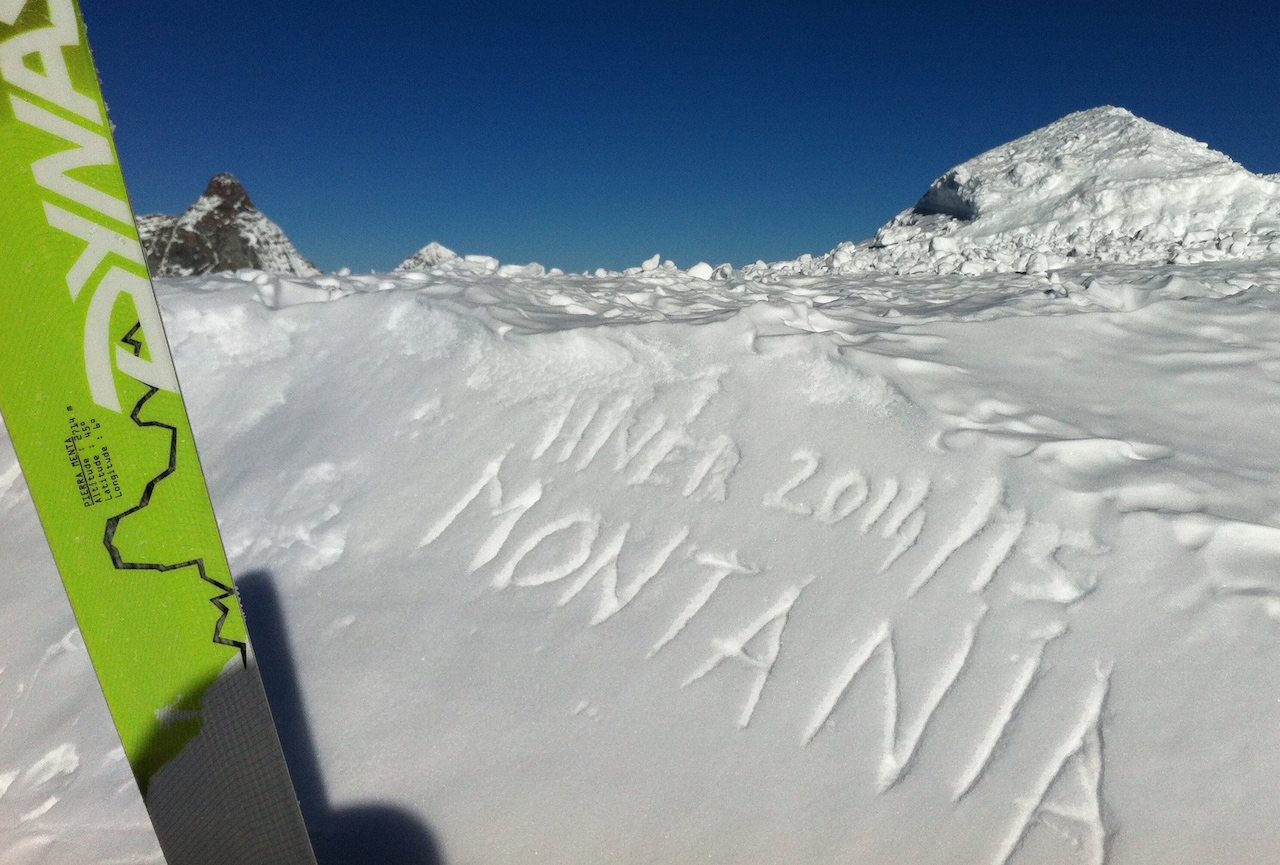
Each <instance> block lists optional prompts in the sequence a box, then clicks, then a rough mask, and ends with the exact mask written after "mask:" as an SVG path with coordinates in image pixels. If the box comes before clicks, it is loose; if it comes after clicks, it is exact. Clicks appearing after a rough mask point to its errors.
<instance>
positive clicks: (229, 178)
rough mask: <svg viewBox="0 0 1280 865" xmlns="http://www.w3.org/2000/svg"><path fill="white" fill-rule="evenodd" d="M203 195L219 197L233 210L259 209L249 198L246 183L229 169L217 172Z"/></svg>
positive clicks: (205, 196) (224, 204)
mask: <svg viewBox="0 0 1280 865" xmlns="http://www.w3.org/2000/svg"><path fill="white" fill-rule="evenodd" d="M201 197H202V198H217V199H219V200H220V201H221V202H222V205H223V206H225V207H227V208H229V209H231V210H257V209H258V208H257V206H256V205H254V203H253V201H252V199H250V198H249V193H248V192H247V191H245V188H244V184H242V183H241V182H240V181H239V180H237V179H236V176H235V175H234V174H232V173H231V172H229V171H224V172H222V173H221V174H215V175H214V176H213V179H212V180H210V181H209V185H208V187H206V188H205V191H204V195H203V196H201Z"/></svg>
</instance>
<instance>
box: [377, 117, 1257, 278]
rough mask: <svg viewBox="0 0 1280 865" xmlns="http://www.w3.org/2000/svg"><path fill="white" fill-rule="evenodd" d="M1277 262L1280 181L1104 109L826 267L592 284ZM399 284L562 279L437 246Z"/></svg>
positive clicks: (828, 257)
mask: <svg viewBox="0 0 1280 865" xmlns="http://www.w3.org/2000/svg"><path fill="white" fill-rule="evenodd" d="M1276 255H1280V174H1270V175H1259V174H1254V173H1252V172H1250V171H1249V170H1247V169H1246V168H1244V167H1243V166H1241V165H1240V164H1238V163H1236V162H1234V161H1233V160H1232V159H1231V158H1230V157H1228V156H1226V155H1224V154H1222V153H1219V152H1218V151H1216V150H1212V149H1210V148H1209V146H1208V145H1206V144H1204V143H1202V142H1199V141H1196V140H1194V139H1192V138H1188V137H1187V136H1185V135H1181V134H1179V133H1177V132H1174V131H1172V130H1170V129H1166V128H1164V127H1162V126H1159V125H1157V124H1155V123H1151V122H1150V121H1148V120H1144V119H1142V118H1140V117H1137V116H1135V115H1134V114H1132V113H1131V112H1129V111H1127V110H1126V109H1124V108H1116V107H1112V106H1104V107H1101V108H1093V109H1090V110H1087V111H1078V112H1076V113H1074V114H1069V115H1067V116H1066V117H1063V118H1062V119H1061V120H1058V121H1055V122H1054V123H1051V124H1049V125H1048V126H1045V127H1044V128H1042V129H1038V130H1036V131H1034V132H1031V133H1029V134H1027V135H1024V136H1022V137H1021V138H1018V139H1016V140H1014V141H1011V142H1009V143H1007V144H1003V145H1001V146H999V147H996V148H994V149H993V150H989V151H987V152H986V153H983V154H980V155H978V156H976V157H974V158H973V159H970V160H969V161H967V162H964V163H962V164H960V165H958V166H956V167H955V168H952V169H951V170H950V171H948V172H946V173H945V174H943V175H942V176H941V177H939V178H938V179H937V180H935V181H934V182H933V183H932V184H931V185H930V186H929V189H928V190H927V191H926V192H925V194H924V195H923V196H922V197H921V198H920V200H919V201H917V202H916V204H915V205H914V206H912V207H911V208H909V209H907V210H904V211H903V212H902V213H900V214H898V215H897V216H896V217H894V218H893V219H892V220H891V221H890V222H889V223H887V224H886V225H884V226H882V227H881V228H880V229H879V231H877V232H876V235H875V237H873V238H871V239H869V240H864V241H861V242H854V241H846V242H844V243H841V244H840V245H839V246H837V247H836V248H835V249H833V250H831V251H830V252H828V253H827V254H825V255H818V256H815V255H810V254H805V255H802V256H800V257H799V258H797V259H794V260H790V261H777V262H771V263H766V262H764V261H757V262H755V263H754V264H749V265H747V266H745V267H743V268H741V269H740V270H739V269H735V268H734V267H733V266H732V265H729V264H721V265H719V266H712V265H710V264H707V263H706V262H698V263H697V264H694V265H693V266H691V267H689V268H688V269H687V270H682V269H680V268H678V267H677V266H676V265H675V264H674V263H673V262H670V261H662V260H661V258H660V256H656V255H655V256H653V257H652V258H650V259H648V260H647V261H645V262H644V263H643V264H641V265H639V266H636V267H629V268H626V269H625V270H621V271H614V270H607V269H605V268H598V269H597V270H596V271H594V273H593V274H592V273H588V274H583V275H584V276H590V275H594V276H595V277H598V278H608V279H615V278H619V277H622V278H627V277H635V276H643V277H655V278H668V277H680V278H683V277H687V278H688V280H685V281H688V282H691V283H693V284H698V283H701V282H705V281H717V282H718V281H724V280H732V279H735V278H737V279H745V280H748V281H752V282H764V283H769V282H772V281H775V280H777V279H780V278H784V277H788V276H828V275H840V274H849V273H859V272H867V271H871V272H878V273H882V274H886V275H907V274H933V275H938V276H949V275H952V274H955V275H959V276H978V275H982V274H987V273H1028V274H1033V275H1040V276H1044V275H1048V274H1050V273H1051V272H1053V271H1056V270H1059V269H1061V268H1063V267H1065V266H1067V265H1081V264H1091V263H1101V262H1110V263H1121V264H1125V263H1127V264H1142V263H1160V264H1166V263H1167V264H1197V263H1200V262H1204V261H1234V260H1258V259H1262V258H1267V257H1272V256H1276ZM396 271H397V272H414V271H418V272H432V273H435V274H437V275H438V276H444V275H447V274H448V273H451V272H454V271H458V272H462V273H468V274H485V273H487V274H494V273H496V274H498V275H510V276H535V277H536V276H543V275H551V276H556V275H559V274H560V273H561V271H559V270H557V269H555V268H553V269H551V270H550V271H548V270H546V269H545V268H543V267H542V266H541V265H539V264H527V265H502V266H499V264H498V262H497V260H496V259H493V258H490V257H488V256H479V255H468V256H465V257H459V256H458V255H457V254H456V253H454V252H453V251H452V250H450V249H447V248H446V247H444V246H442V245H440V244H439V243H434V242H433V243H431V244H428V245H427V246H426V247H424V248H423V249H422V250H420V251H419V252H418V253H416V254H415V255H413V256H412V257H410V258H408V259H406V260H405V261H404V262H402V263H401V264H400V265H399V266H398V267H396Z"/></svg>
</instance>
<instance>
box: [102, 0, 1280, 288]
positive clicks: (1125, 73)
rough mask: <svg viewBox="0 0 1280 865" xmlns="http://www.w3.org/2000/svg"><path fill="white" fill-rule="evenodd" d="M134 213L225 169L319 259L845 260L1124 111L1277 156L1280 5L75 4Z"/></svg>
mask: <svg viewBox="0 0 1280 865" xmlns="http://www.w3.org/2000/svg"><path fill="white" fill-rule="evenodd" d="M82 5H83V8H84V12H85V16H86V18H87V20H88V23H89V27H90V34H89V35H90V41H91V42H92V44H93V46H94V51H95V56H96V57H97V61H98V66H99V72H100V74H101V76H102V79H103V87H104V90H105V92H106V97H107V101H108V103H109V104H110V106H111V113H112V120H113V121H114V122H115V124H116V126H117V130H116V136H117V143H118V145H119V149H120V156H121V159H122V161H123V163H124V169H125V177H126V179H127V180H128V182H129V185H130V189H131V193H132V195H133V198H134V203H135V206H136V207H137V209H138V211H139V212H142V213H149V212H156V211H162V212H168V213H178V212H181V211H182V210H184V209H185V208H186V207H187V206H188V205H189V204H190V203H191V202H192V201H193V200H194V199H195V198H196V196H197V195H199V193H200V192H202V191H203V189H204V186H205V184H206V183H207V182H208V179H209V178H210V176H212V175H213V174H214V173H216V172H219V171H232V172H234V173H235V174H237V175H238V176H239V177H240V179H241V180H243V181H244V183H245V186H246V187H247V188H248V190H249V193H250V195H251V196H252V197H253V198H254V200H255V201H256V202H257V204H258V206H259V207H260V208H261V209H262V210H263V211H264V212H266V213H267V215H268V216H270V217H271V218H273V219H274V220H275V221H276V222H278V223H280V224H281V225H282V226H283V227H284V229H285V231H286V232H287V233H288V234H289V235H290V237H291V238H292V239H293V240H294V242H295V243H296V244H297V245H298V246H299V248H300V249H301V250H302V252H303V253H304V254H306V255H308V256H309V257H311V258H312V259H313V260H314V261H315V262H316V263H317V264H319V265H320V266H321V267H322V268H325V269H329V270H333V269H336V268H338V267H341V266H344V265H346V266H350V267H352V268H353V269H356V270H371V269H378V270H389V269H391V268H392V267H394V266H395V265H396V264H398V263H399V262H400V261H401V260H402V259H403V258H405V257H407V256H408V255H410V254H411V253H413V252H414V251H415V250H417V249H418V248H419V247H421V246H423V245H424V244H426V243H427V242H428V241H430V240H438V241H440V242H441V243H443V244H445V245H446V246H449V247H451V248H453V249H455V250H457V251H458V252H460V253H472V252H475V253H485V254H489V255H494V256H496V257H498V258H499V259H501V260H503V261H504V262H521V263H523V262H528V261H539V262H542V263H543V264H545V265H547V266H549V267H550V266H558V267H562V268H565V269H567V270H577V271H581V270H583V269H587V268H591V269H594V268H596V267H600V266H603V267H609V268H615V269H620V268H623V267H627V266H630V265H633V264H638V263H639V262H640V261H641V260H643V259H644V258H646V257H648V256H649V255H651V254H652V253H654V252H661V253H662V254H663V255H664V257H668V258H672V259H674V260H675V261H676V262H677V263H678V264H680V265H681V266H682V267H688V266H689V265H692V264H694V263H695V262H697V261H698V260H706V261H709V262H711V263H712V264H717V263H720V262H723V261H731V262H733V263H734V264H737V265H742V264H745V263H747V262H750V261H754V260H756V259H757V258H763V259H766V260H777V259H783V258H794V257H796V256H797V255H799V254H800V253H803V252H812V253H815V254H819V253H823V252H826V251H827V250H829V249H831V248H832V247H833V246H835V245H836V244H837V243H839V242H840V241H842V240H860V239H863V238H865V237H869V236H870V235H871V234H872V233H873V232H874V231H875V229H876V227H877V226H879V225H880V224H881V223H883V222H885V221H886V220H887V219H889V218H890V217H892V216H893V215H894V214H895V213H897V212H898V211H899V210H902V209H903V208H906V207H909V206H910V205H911V204H913V203H914V202H915V200H916V198H918V197H919V196H920V194H921V193H923V192H924V190H925V188H926V187H927V186H928V184H929V182H930V181H931V180H932V179H933V178H934V177H936V176H937V175H939V174H941V173H942V172H943V171H945V170H946V169H947V168H949V167H951V166H952V165H954V164H956V163H959V162H962V161H964V160H965V159H967V158H969V157H971V156H974V155H976V154H978V153H980V152H982V151H983V150H986V149H988V148H991V147H994V146H996V145H998V144H1001V143H1003V142H1005V141H1008V140H1010V139H1012V138H1014V137H1017V136H1018V135H1022V134H1024V133H1026V132H1029V131H1031V130H1032V129H1035V128H1037V127H1040V126H1043V125H1044V124H1046V123H1049V122H1051V121H1053V120H1055V119H1057V118H1058V117H1060V116H1062V115H1064V114H1067V113H1068V112H1071V111H1076V110H1079V109H1083V108H1091V107H1094V106H1097V105H1103V104H1112V105H1122V106H1124V107H1126V108H1129V109H1130V110H1132V111H1134V112H1135V113H1137V114H1139V115H1141V116H1143V117H1146V118H1147V119H1149V120H1152V121H1154V122H1156V123H1160V124H1162V125H1164V126H1168V127H1170V128H1172V129H1175V130H1177V131H1179V132H1182V133H1184V134H1186V135H1190V136H1192V137H1195V138H1198V139H1200V140H1202V141H1207V142H1208V143H1209V144H1210V146H1212V147H1214V148H1216V149H1218V150H1222V151H1224V152H1226V153H1227V154H1229V155H1230V156H1232V157H1233V158H1235V159H1236V160H1237V161H1239V162H1241V163H1243V164H1244V165H1245V166H1246V167H1247V168H1249V169H1251V170H1253V171H1258V172H1262V173H1271V172H1277V171H1280V62H1277V61H1278V60H1280V50H1278V49H1277V45H1276V34H1277V33H1280V4H1276V3H1271V2H1266V3H1262V2H1259V3H1255V4H1236V5H1234V6H1233V5H1232V4H1224V3H1209V2H1205V3H1178V2H1161V3H1155V2H1151V3H1141V4H1131V3H1123V2H1108V3H1095V2H1084V0H1080V2H1071V3H1063V2H1041V0H1034V2H1033V0H1020V2H1009V3H962V2H955V0H952V2H945V3H942V2H917V3H894V2H881V3H876V4H862V3H857V2H843V3H840V2H834V3H819V2H790V3H727V2H696V0H689V2H683V3H658V2H625V0H623V2H619V0H612V2H601V3H580V2H572V0H570V2H565V0H560V2H553V3H552V2H538V0H528V2H505V0H498V2H488V0H469V2H462V3H432V2H397V0H360V2H350V0H348V2H341V3H340V2H334V0H309V2H306V3H287V2H272V0H252V2H250V0H218V2H198V3H197V2H190V0H164V2H161V0H82Z"/></svg>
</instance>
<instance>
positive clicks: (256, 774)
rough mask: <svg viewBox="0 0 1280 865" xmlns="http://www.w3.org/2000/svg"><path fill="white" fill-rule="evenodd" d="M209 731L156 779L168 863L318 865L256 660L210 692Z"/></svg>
mask: <svg viewBox="0 0 1280 865" xmlns="http://www.w3.org/2000/svg"><path fill="white" fill-rule="evenodd" d="M200 714H201V718H202V722H203V723H202V728H201V731H200V735H198V736H196V737H195V738H194V739H192V740H191V741H190V742H188V743H187V745H186V747H185V748H183V749H182V751H181V752H180V753H179V754H178V756H177V757H175V758H174V759H172V760H171V761H169V762H168V763H166V764H165V765H164V766H163V767H162V768H161V769H160V771H158V772H157V773H156V774H155V775H154V776H153V777H152V779H151V782H150V785H149V786H148V790H147V811H148V812H149V813H150V814H151V822H152V823H153V824H154V825H155V830H156V837H157V838H158V839H159V841H160V848H161V850H163V851H164V856H165V861H166V862H167V863H168V865H315V861H316V860H315V855H314V854H313V853H312V851H311V842H310V841H309V840H308V838H307V830H306V827H305V825H304V824H303V822H302V812H301V810H299V808H298V800H297V797H296V796H295V795H294V790H293V784H292V782H291V781H290V779H289V769H288V767H287V766H286V765H285V761H284V754H283V752H282V751H281V749H280V740H279V738H278V737H277V736H276V728H275V725H274V724H273V723H272V719H271V708H270V707H269V706H268V704H267V697H266V693H265V692H264V691H263V688H262V679H261V677H260V676H259V675H258V668H257V665H256V664H255V663H254V662H253V656H252V655H250V656H249V664H248V666H247V667H242V666H241V665H240V661H239V659H238V658H237V659H236V661H235V666H234V667H233V668H231V669H229V670H228V671H227V672H225V673H223V674H222V675H221V676H220V677H219V678H218V680H217V681H216V682H214V683H213V685H211V686H210V687H209V690H208V691H206V692H205V694H204V699H203V702H202V707H201V713H200Z"/></svg>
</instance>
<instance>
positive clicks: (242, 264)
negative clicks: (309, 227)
mask: <svg viewBox="0 0 1280 865" xmlns="http://www.w3.org/2000/svg"><path fill="white" fill-rule="evenodd" d="M138 235H139V237H140V238H141V240H142V246H143V249H144V250H145V251H146V255H147V268H148V269H149V270H150V271H151V275H152V276H157V277H160V276H198V275H202V274H206V273H217V272H220V271H234V270H242V269H246V268H251V269H254V270H265V271H271V272H274V273H287V274H293V275H295V276H315V275H316V274H318V273H319V272H320V271H319V269H318V268H317V267H316V266H315V265H314V264H312V263H311V262H310V261H308V260H307V259H306V258H304V257H303V255H302V253H300V252H299V251H298V249H297V247H295V246H294V245H293V243H292V242H291V241H290V240H289V238H288V237H287V236H286V235H285V233H284V231H283V230H281V228H280V226H278V225H276V224H275V223H274V222H272V221H271V220H270V219H268V218H267V217H266V216H265V215H264V214H263V213H262V212H261V211H260V210H258V208H257V207H256V206H255V205H254V203H253V200H252V199H251V198H249V193H248V192H247V191H246V190H245V188H244V185H243V184H241V183H240V181H239V180H237V179H236V177H235V175H233V174H230V173H226V172H224V173H221V174H216V175H214V177H213V179H212V180H210V181H209V185H208V187H207V188H206V189H205V191H204V194H203V195H201V196H200V197H199V198H198V199H196V202H195V203H194V204H192V205H191V207H189V208H187V211H186V212H185V213H183V214H182V215H181V216H169V215H166V214H152V215H150V216H143V217H140V218H139V219H138Z"/></svg>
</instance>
